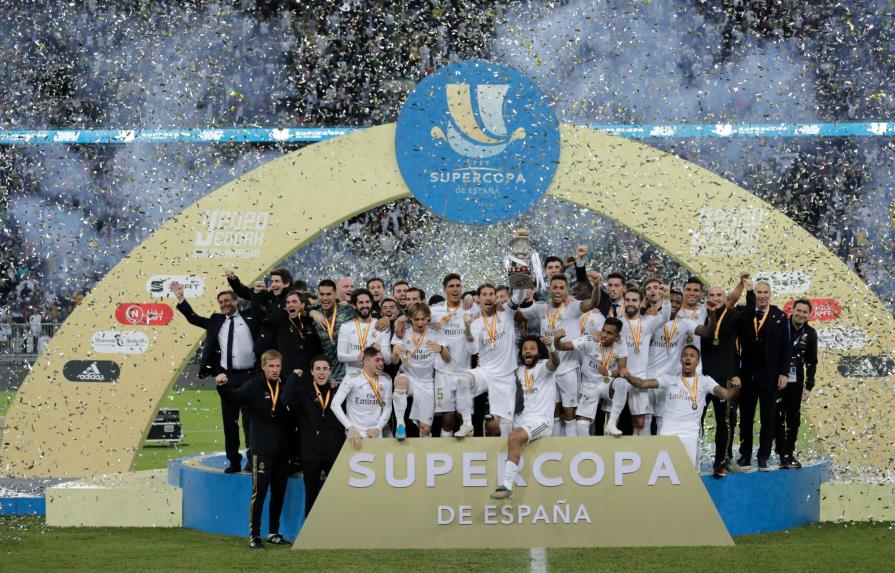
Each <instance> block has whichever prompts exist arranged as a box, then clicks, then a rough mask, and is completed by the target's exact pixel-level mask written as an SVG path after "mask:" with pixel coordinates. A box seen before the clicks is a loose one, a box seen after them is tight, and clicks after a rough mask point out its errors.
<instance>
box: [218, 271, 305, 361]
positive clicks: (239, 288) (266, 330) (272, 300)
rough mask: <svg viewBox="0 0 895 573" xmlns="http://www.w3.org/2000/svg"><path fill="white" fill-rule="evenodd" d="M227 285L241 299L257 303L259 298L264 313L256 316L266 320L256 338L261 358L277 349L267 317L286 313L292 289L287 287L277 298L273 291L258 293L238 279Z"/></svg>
mask: <svg viewBox="0 0 895 573" xmlns="http://www.w3.org/2000/svg"><path fill="white" fill-rule="evenodd" d="M227 283H228V284H229V285H230V288H231V289H233V292H235V293H236V295H237V296H238V297H239V298H242V299H245V300H249V301H252V302H253V303H254V302H255V298H256V296H257V297H258V298H259V306H260V307H261V309H262V312H260V313H258V314H256V316H258V317H259V318H262V317H264V318H263V319H262V322H261V324H259V326H258V333H257V335H256V336H255V350H256V352H257V354H258V356H261V355H262V354H263V353H264V352H266V351H268V350H271V349H273V348H276V340H275V339H274V334H273V332H271V330H270V326H269V325H268V324H267V321H266V317H268V316H270V315H272V314H274V313H275V312H276V311H283V312H286V293H287V292H289V290H291V287H289V286H287V287H286V288H284V289H283V290H282V292H280V295H279V296H277V295H275V294H274V293H273V292H271V291H264V292H260V293H256V292H255V290H254V289H252V288H249V287H247V286H245V285H244V284H242V282H240V280H239V278H237V277H233V278H228V279H227ZM253 314H254V313H253Z"/></svg>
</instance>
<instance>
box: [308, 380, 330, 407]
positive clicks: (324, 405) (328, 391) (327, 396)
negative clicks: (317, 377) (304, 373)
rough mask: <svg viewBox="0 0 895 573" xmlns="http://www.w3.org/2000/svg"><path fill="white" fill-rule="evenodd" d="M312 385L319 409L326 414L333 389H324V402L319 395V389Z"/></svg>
mask: <svg viewBox="0 0 895 573" xmlns="http://www.w3.org/2000/svg"><path fill="white" fill-rule="evenodd" d="M312 384H313V385H314V392H317V400H319V401H320V408H322V409H323V411H324V412H326V407H327V406H329V400H330V398H332V393H333V389H332V388H327V389H326V400H324V399H323V394H321V393H320V388H318V387H317V383H316V382H312Z"/></svg>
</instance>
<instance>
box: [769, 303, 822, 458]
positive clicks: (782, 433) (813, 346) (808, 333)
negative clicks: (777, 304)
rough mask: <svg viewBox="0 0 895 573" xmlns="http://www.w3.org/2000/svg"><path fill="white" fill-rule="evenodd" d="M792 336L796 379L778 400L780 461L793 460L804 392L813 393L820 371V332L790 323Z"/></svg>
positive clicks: (777, 440)
mask: <svg viewBox="0 0 895 573" xmlns="http://www.w3.org/2000/svg"><path fill="white" fill-rule="evenodd" d="M789 336H790V342H791V343H792V359H791V366H790V369H791V370H795V374H796V379H795V381H790V382H789V383H788V384H787V385H786V388H784V389H783V390H781V391H780V392H779V393H778V396H777V436H776V439H775V443H776V446H777V455H779V456H780V459H781V460H784V459H792V458H793V454H794V453H795V449H796V439H797V438H798V435H799V425H800V424H801V417H802V390H803V389H805V388H807V389H808V391H809V392H810V391H811V390H812V389H813V388H814V373H815V371H816V370H817V331H816V330H814V328H813V327H812V326H811V325H809V324H807V323H805V324H804V325H802V328H801V329H798V328H796V327H795V326H793V324H792V320H791V319H790V322H789ZM790 380H791V377H790Z"/></svg>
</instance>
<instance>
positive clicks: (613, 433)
mask: <svg viewBox="0 0 895 573" xmlns="http://www.w3.org/2000/svg"><path fill="white" fill-rule="evenodd" d="M606 431H607V432H609V435H610V436H615V437H616V438H617V437H619V436H621V435H622V431H621V430H619V429H618V428H616V427H615V424H606Z"/></svg>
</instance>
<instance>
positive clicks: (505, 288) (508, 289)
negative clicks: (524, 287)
mask: <svg viewBox="0 0 895 573" xmlns="http://www.w3.org/2000/svg"><path fill="white" fill-rule="evenodd" d="M502 290H505V291H507V292H510V287H508V286H507V285H500V286H498V287H497V288H496V289H494V292H495V293H498V292H500V291H502Z"/></svg>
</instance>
